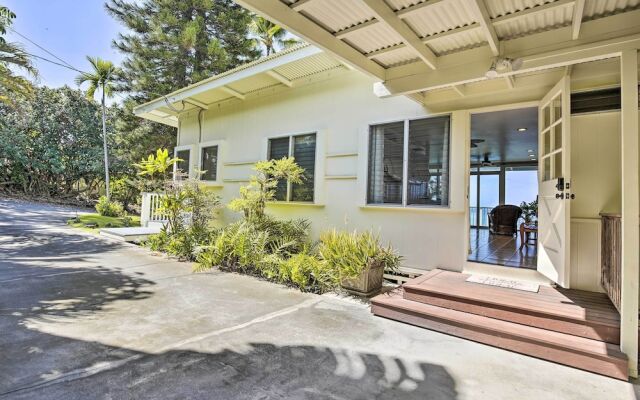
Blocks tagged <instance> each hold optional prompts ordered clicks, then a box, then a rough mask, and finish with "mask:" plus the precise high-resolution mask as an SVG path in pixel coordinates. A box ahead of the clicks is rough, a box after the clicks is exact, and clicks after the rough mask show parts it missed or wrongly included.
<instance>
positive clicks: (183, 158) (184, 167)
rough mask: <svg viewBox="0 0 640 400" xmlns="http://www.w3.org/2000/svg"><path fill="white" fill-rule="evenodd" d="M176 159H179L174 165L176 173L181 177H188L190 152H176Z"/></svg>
mask: <svg viewBox="0 0 640 400" xmlns="http://www.w3.org/2000/svg"><path fill="white" fill-rule="evenodd" d="M176 157H178V159H179V161H178V162H177V163H176V172H177V173H178V174H179V175H182V176H189V162H190V158H191V150H188V149H187V150H178V151H176Z"/></svg>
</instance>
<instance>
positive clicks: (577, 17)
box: [571, 0, 584, 40]
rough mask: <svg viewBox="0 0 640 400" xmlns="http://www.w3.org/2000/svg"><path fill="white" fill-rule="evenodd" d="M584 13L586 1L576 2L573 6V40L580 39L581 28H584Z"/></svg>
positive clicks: (577, 0)
mask: <svg viewBox="0 0 640 400" xmlns="http://www.w3.org/2000/svg"><path fill="white" fill-rule="evenodd" d="M583 13H584V0H576V2H575V4H574V5H573V20H572V21H571V38H572V39H573V40H576V39H578V38H579V37H580V27H581V26H582V14H583Z"/></svg>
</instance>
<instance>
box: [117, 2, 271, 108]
mask: <svg viewBox="0 0 640 400" xmlns="http://www.w3.org/2000/svg"><path fill="white" fill-rule="evenodd" d="M106 8H107V11H108V12H109V13H110V14H111V15H112V16H113V17H114V18H115V19H116V20H118V21H119V22H121V23H122V24H123V25H124V26H125V27H126V28H127V29H128V33H125V34H120V36H119V37H118V39H116V40H114V42H113V45H114V47H115V48H117V49H118V50H120V51H121V52H122V53H124V54H125V55H126V59H125V60H124V62H123V65H122V69H123V71H124V73H123V74H122V77H123V79H122V80H121V82H120V83H121V84H122V86H123V87H124V89H125V90H126V91H127V92H129V93H130V94H131V96H132V97H133V98H134V99H135V100H136V101H137V102H144V101H148V100H151V99H153V98H157V97H159V96H162V95H165V94H167V93H170V92H172V91H174V90H176V89H179V88H182V87H185V86H187V85H190V84H192V83H195V82H198V81H200V80H202V79H205V78H208V77H210V76H212V75H216V74H219V73H221V72H224V71H226V70H228V69H230V68H233V67H236V66H238V65H240V64H243V63H246V62H248V61H252V60H254V59H256V58H257V57H259V56H260V52H259V50H258V49H256V48H255V45H254V42H253V41H252V40H251V39H250V38H249V25H250V23H251V15H250V14H249V12H248V11H247V10H245V9H244V8H242V7H240V6H238V5H237V4H235V3H234V2H233V1H231V0H181V1H175V0H147V1H144V2H140V1H133V0H110V1H109V2H108V3H107V4H106Z"/></svg>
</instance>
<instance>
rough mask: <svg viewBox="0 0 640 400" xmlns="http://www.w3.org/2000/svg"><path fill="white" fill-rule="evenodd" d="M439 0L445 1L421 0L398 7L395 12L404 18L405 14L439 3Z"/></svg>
mask: <svg viewBox="0 0 640 400" xmlns="http://www.w3.org/2000/svg"><path fill="white" fill-rule="evenodd" d="M441 1H445V0H426V1H423V2H422V3H417V4H414V5H411V6H409V7H406V8H403V9H400V10H398V11H396V12H395V13H396V15H397V16H398V17H399V18H406V17H407V16H409V15H411V14H414V13H415V12H416V11H420V10H422V9H424V8H426V7H431V6H434V5H436V4H438V3H440V2H441Z"/></svg>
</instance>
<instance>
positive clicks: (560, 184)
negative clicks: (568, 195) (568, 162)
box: [556, 177, 564, 192]
mask: <svg viewBox="0 0 640 400" xmlns="http://www.w3.org/2000/svg"><path fill="white" fill-rule="evenodd" d="M556 190H558V192H562V191H563V190H564V178H563V177H560V178H558V183H556Z"/></svg>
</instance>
